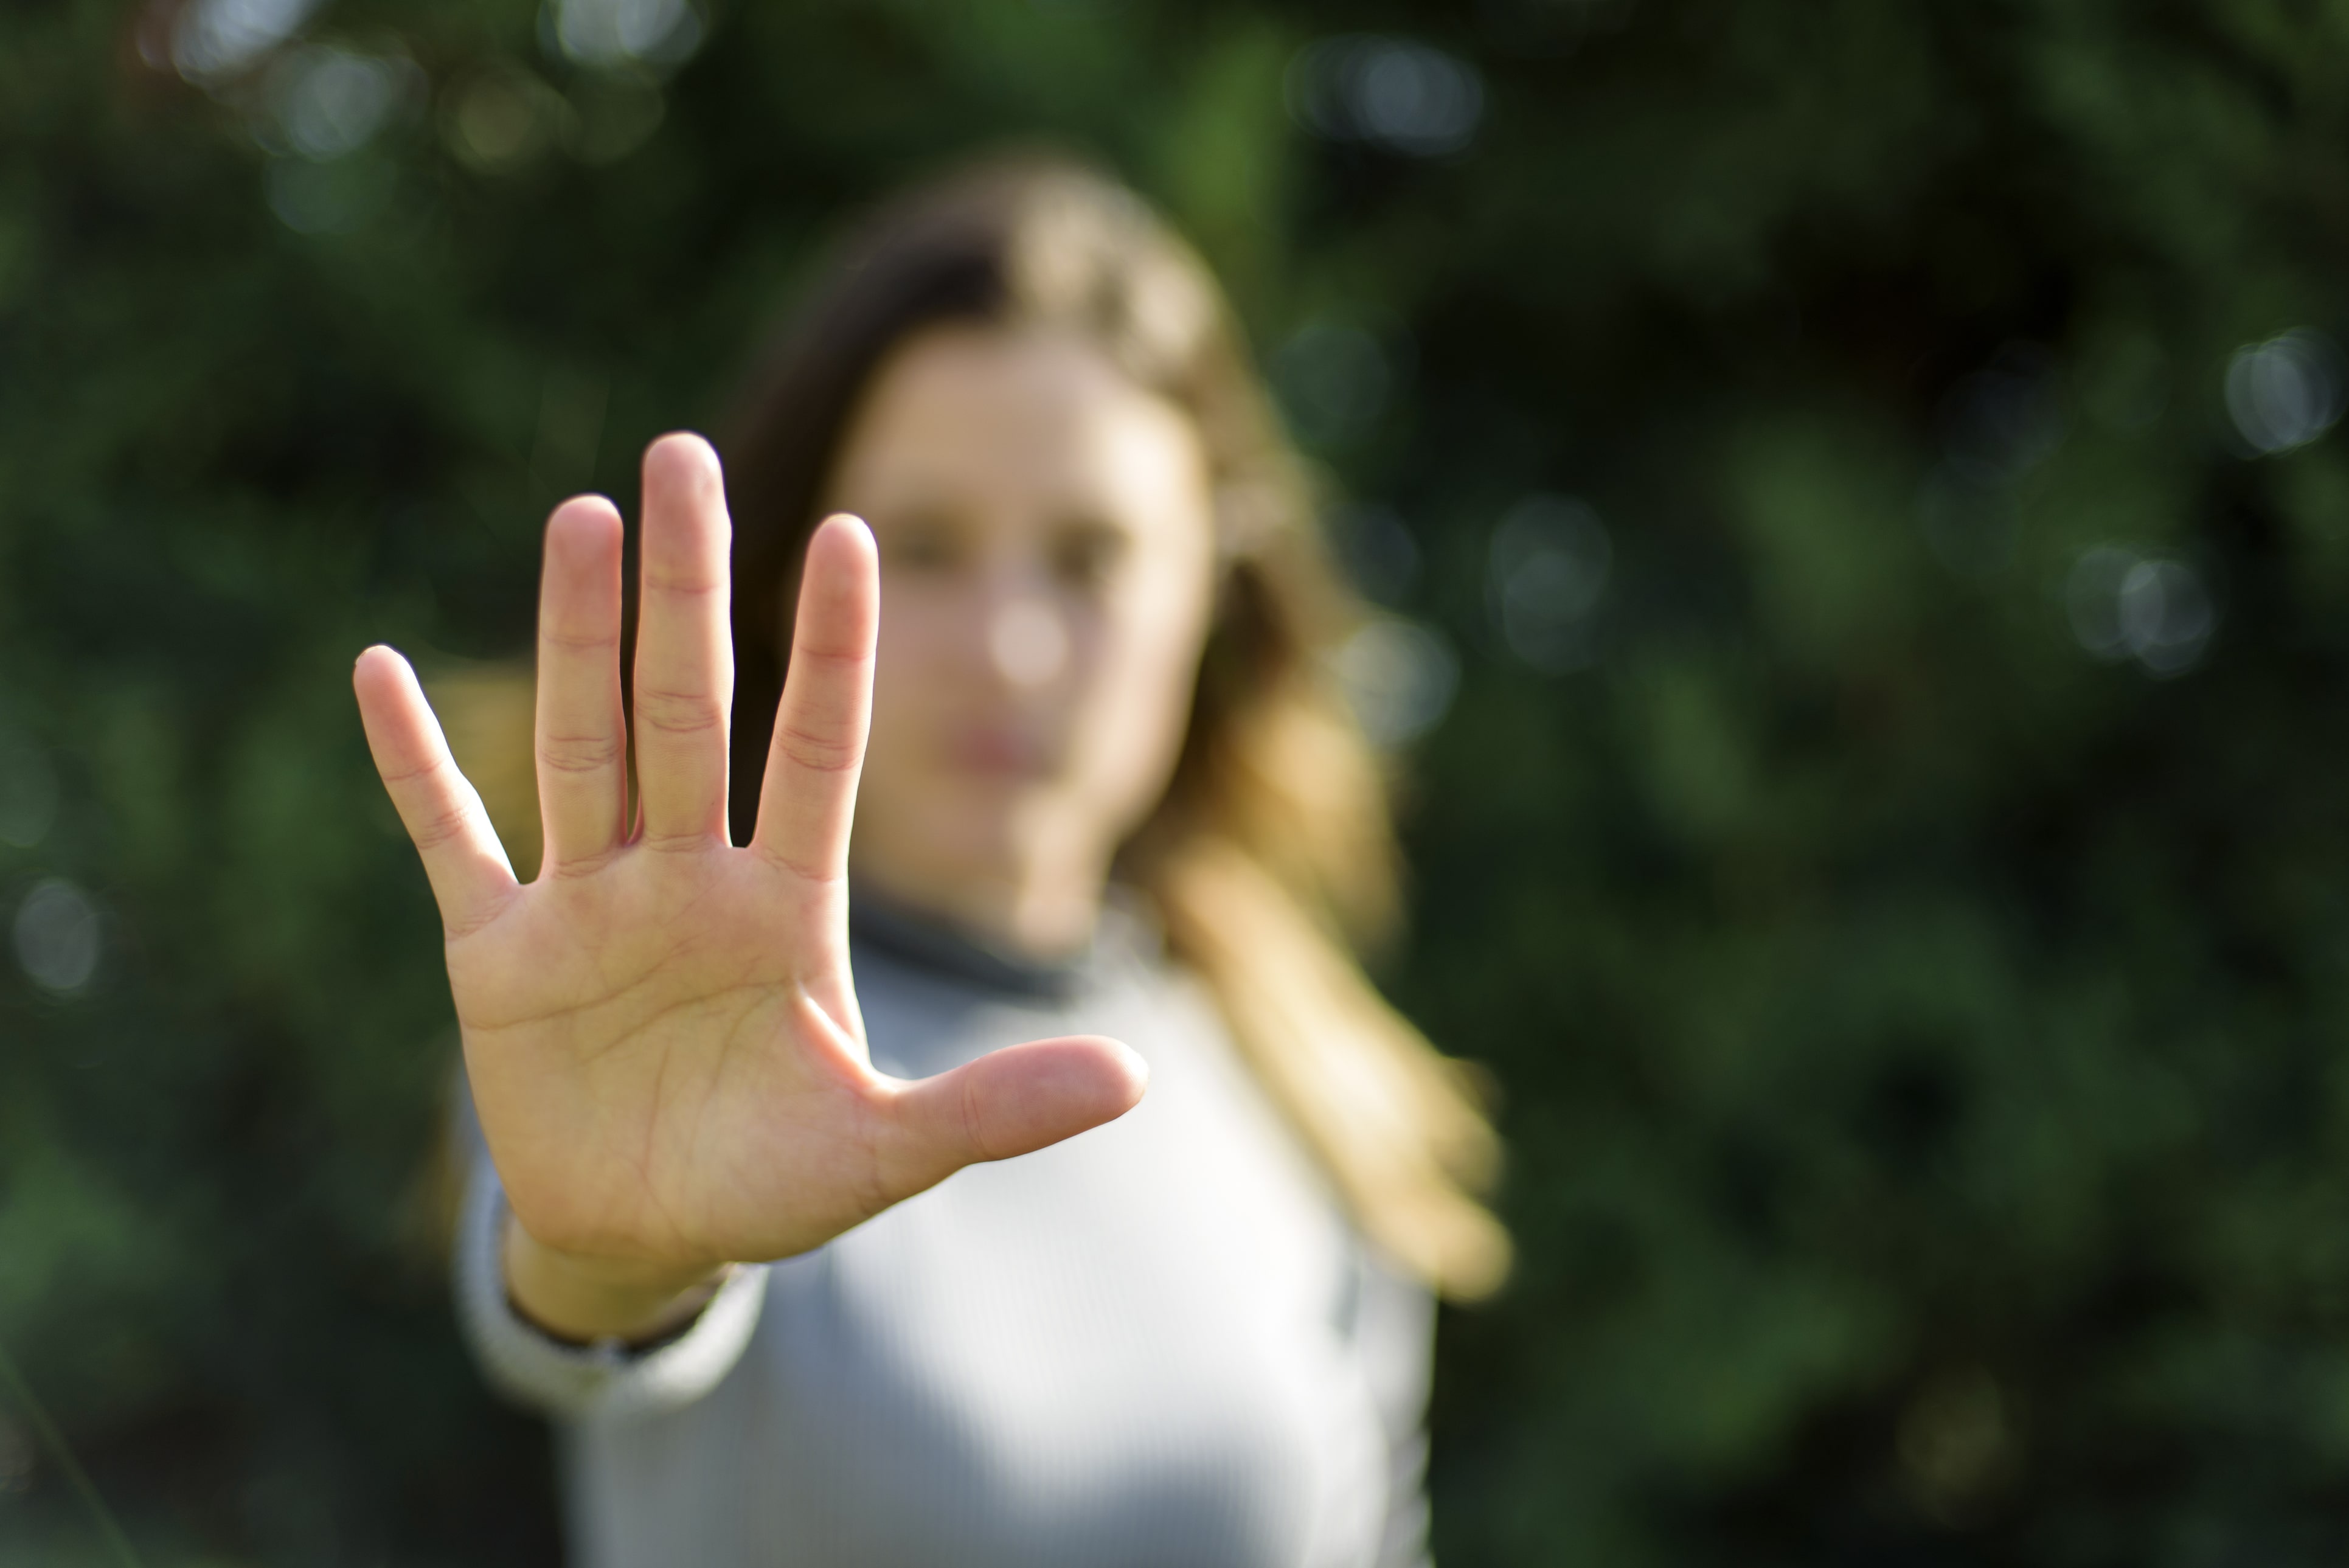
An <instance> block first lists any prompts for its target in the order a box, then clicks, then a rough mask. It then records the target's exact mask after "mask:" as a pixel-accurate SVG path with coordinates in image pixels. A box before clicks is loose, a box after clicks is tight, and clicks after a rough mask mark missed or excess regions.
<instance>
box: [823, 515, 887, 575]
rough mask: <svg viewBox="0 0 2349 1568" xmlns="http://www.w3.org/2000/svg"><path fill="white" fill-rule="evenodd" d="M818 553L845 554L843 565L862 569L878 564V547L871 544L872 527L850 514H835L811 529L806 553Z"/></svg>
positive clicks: (879, 554) (879, 553)
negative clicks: (812, 532) (864, 565)
mask: <svg viewBox="0 0 2349 1568" xmlns="http://www.w3.org/2000/svg"><path fill="white" fill-rule="evenodd" d="M818 551H823V552H826V553H829V554H840V553H841V552H846V555H845V556H844V558H843V564H856V565H863V564H866V563H871V564H873V565H875V566H877V565H878V564H879V562H880V556H881V552H880V547H879V546H878V545H876V544H874V542H873V529H872V525H871V524H869V523H867V522H866V521H864V519H863V518H861V517H859V516H857V515H856V514H855V513H854V512H853V511H835V512H833V514H832V515H831V516H830V517H827V518H825V519H824V520H823V521H822V522H820V523H817V524H816V525H815V532H814V534H813V535H812V536H811V537H810V538H809V540H808V552H809V553H810V554H811V555H812V554H814V553H815V552H818Z"/></svg>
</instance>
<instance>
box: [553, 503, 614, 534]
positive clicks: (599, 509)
mask: <svg viewBox="0 0 2349 1568" xmlns="http://www.w3.org/2000/svg"><path fill="white" fill-rule="evenodd" d="M620 528H621V522H620V509H619V507H618V506H617V505H616V504H615V503H614V502H613V500H612V498H611V497H609V496H605V495H597V494H595V493H594V492H592V491H590V492H588V493H585V494H582V495H574V496H573V497H572V498H571V499H570V500H566V501H564V503H563V504H562V505H560V506H558V507H556V508H555V509H554V511H553V512H552V513H550V514H549V515H548V517H547V520H546V533H547V538H548V539H549V540H550V541H552V540H554V539H555V538H556V537H558V536H560V537H562V538H564V539H574V538H595V539H601V538H604V537H607V536H608V537H612V538H616V537H617V536H618V534H619V531H620Z"/></svg>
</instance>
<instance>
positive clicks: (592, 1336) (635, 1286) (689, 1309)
mask: <svg viewBox="0 0 2349 1568" xmlns="http://www.w3.org/2000/svg"><path fill="white" fill-rule="evenodd" d="M500 1255H501V1260H502V1264H503V1267H504V1274H505V1284H506V1296H507V1299H508V1300H510V1301H512V1303H513V1306H514V1310H515V1311H516V1312H518V1313H520V1314H521V1315H522V1316H523V1317H524V1318H525V1319H527V1320H528V1321H529V1322H530V1323H532V1324H533V1325H534V1326H536V1327H538V1328H540V1329H542V1330H543V1331H544V1332H545V1333H547V1334H550V1335H552V1336H555V1337H556V1338H559V1339H566V1340H570V1341H572V1342H574V1343H575V1344H580V1345H592V1344H595V1343H598V1342H601V1341H605V1340H615V1339H616V1340H619V1341H621V1342H623V1343H625V1344H635V1345H642V1344H647V1343H650V1342H652V1341H654V1340H657V1339H660V1338H663V1337H665V1336H667V1335H669V1334H672V1333H674V1332H676V1331H677V1330H678V1329H680V1328H682V1327H684V1326H686V1325H687V1324H688V1323H690V1322H691V1321H692V1320H693V1318H694V1316H695V1315H697V1314H698V1313H699V1312H700V1311H701V1309H702V1308H703V1307H705V1306H707V1305H709V1299H710V1297H711V1296H713V1295H717V1294H718V1289H719V1286H720V1285H721V1284H724V1283H725V1281H726V1275H727V1274H728V1272H729V1271H728V1268H727V1267H725V1266H722V1265H721V1266H720V1267H718V1268H715V1269H710V1268H700V1267H693V1268H684V1269H680V1268H678V1267H676V1266H674V1265H667V1264H645V1263H635V1262H626V1261H618V1260H614V1259H609V1258H597V1257H589V1256H585V1255H583V1254H581V1253H567V1252H563V1251H559V1250H557V1249H556V1248H554V1247H550V1246H547V1245H546V1244H545V1243H542V1242H540V1241H539V1240H538V1239H537V1238H536V1237H534V1236H533V1235H532V1234H531V1233H529V1232H528V1231H526V1230H524V1229H523V1226H522V1224H521V1222H519V1221H517V1220H515V1219H514V1218H513V1217H512V1214H511V1213H509V1214H508V1215H507V1217H506V1224H505V1233H504V1236H503V1237H502V1240H501V1243H500Z"/></svg>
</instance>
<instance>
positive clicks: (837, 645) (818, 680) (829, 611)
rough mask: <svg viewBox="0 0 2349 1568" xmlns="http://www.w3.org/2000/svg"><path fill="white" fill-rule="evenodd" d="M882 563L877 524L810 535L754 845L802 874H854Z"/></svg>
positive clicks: (845, 520) (839, 525) (838, 520)
mask: <svg viewBox="0 0 2349 1568" xmlns="http://www.w3.org/2000/svg"><path fill="white" fill-rule="evenodd" d="M880 624H881V564H880V558H879V554H878V552H876V551H875V550H874V544H873V535H872V532H871V531H869V530H868V529H866V528H865V526H864V522H863V521H860V520H858V519H856V518H854V517H849V516H847V515H845V514H844V513H843V514H842V515H840V516H836V517H829V518H826V519H825V520H824V521H823V523H822V524H820V525H819V526H818V527H817V529H816V531H815V535H814V537H813V538H812V539H810V540H809V541H808V548H807V563H806V566H805V567H804V569H803V570H802V572H801V574H800V603H799V616H798V620H797V622H796V624H794V625H793V627H792V658H791V668H790V671H789V673H788V674H787V675H786V676H784V678H783V697H782V701H781V703H780V704H779V705H778V706H777V707H776V709H775V738H774V743H773V745H772V746H771V747H770V748H768V751H767V771H766V776H765V779H764V781H763V782H762V783H761V786H760V789H759V825H758V828H757V830H756V831H755V832H753V833H752V834H751V837H750V845H751V847H752V848H753V849H756V850H759V851H761V852H762V853H764V854H765V855H766V856H767V857H768V858H769V859H770V860H772V861H776V862H778V863H780V864H781V865H783V866H785V867H787V868H788V869H790V870H792V871H793V872H798V873H799V874H800V875H802V876H805V877H810V878H814V879H818V880H823V881H837V880H839V879H840V878H842V877H844V876H846V875H847V873H848V831H849V825H850V823H851V822H852V821H853V820H854V817H855V814H856V781H857V779H858V777H859V775H860V774H861V773H862V772H863V771H864V738H865V733H866V731H867V730H868V729H869V728H870V727H871V726H872V719H873V650H874V641H875V639H876V638H877V636H878V635H879V630H880Z"/></svg>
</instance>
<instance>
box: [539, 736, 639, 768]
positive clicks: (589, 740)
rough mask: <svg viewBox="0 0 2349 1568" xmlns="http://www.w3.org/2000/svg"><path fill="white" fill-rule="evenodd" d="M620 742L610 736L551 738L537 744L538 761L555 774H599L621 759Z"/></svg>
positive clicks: (615, 737)
mask: <svg viewBox="0 0 2349 1568" xmlns="http://www.w3.org/2000/svg"><path fill="white" fill-rule="evenodd" d="M620 751H621V746H620V740H619V738H618V737H617V736H610V735H550V736H548V737H547V738H545V739H543V740H542V741H540V742H539V744H538V759H539V760H540V761H541V762H543V763H544V764H545V765H546V766H547V767H548V768H550V769H554V771H555V772H557V773H600V772H602V771H604V770H605V769H608V768H612V767H614V766H616V764H617V763H618V762H619V760H620Z"/></svg>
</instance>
